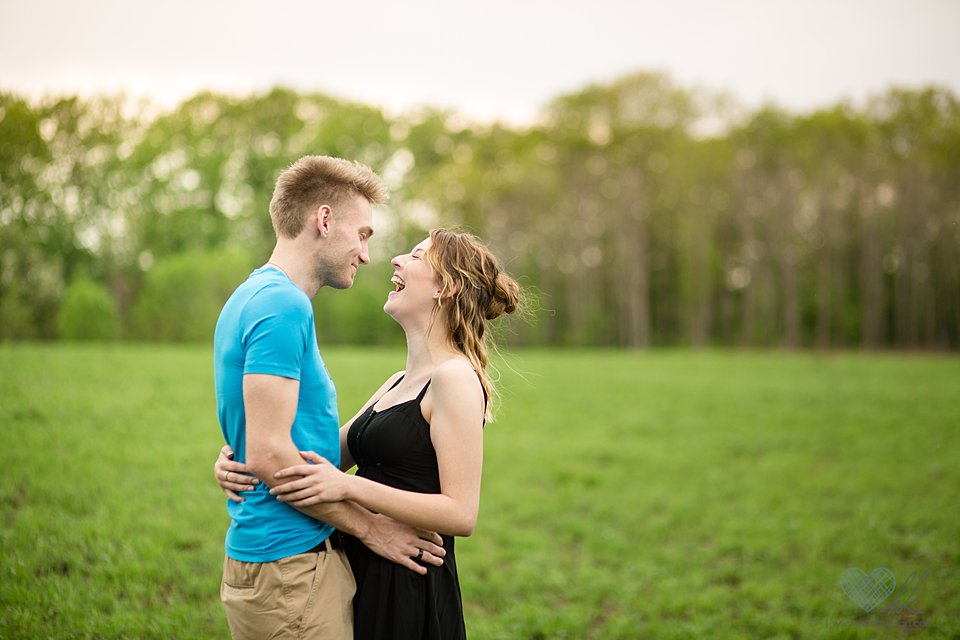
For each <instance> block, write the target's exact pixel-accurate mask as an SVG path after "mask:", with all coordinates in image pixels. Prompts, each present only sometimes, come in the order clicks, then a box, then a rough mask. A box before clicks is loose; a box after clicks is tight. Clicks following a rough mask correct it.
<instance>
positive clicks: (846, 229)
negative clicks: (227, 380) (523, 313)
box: [0, 73, 960, 349]
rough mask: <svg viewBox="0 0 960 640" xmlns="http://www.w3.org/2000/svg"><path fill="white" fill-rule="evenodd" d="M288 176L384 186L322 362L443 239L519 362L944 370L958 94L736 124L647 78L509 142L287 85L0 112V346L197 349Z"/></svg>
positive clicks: (377, 319) (375, 319)
mask: <svg viewBox="0 0 960 640" xmlns="http://www.w3.org/2000/svg"><path fill="white" fill-rule="evenodd" d="M306 154H327V155H335V156H342V157H346V158H351V159H356V160H359V161H361V162H364V163H366V164H368V165H370V166H371V167H373V168H374V169H375V170H376V171H377V172H378V173H380V174H381V175H382V176H383V177H384V178H385V180H386V181H387V183H388V184H389V186H390V187H391V189H392V199H391V202H390V204H389V205H388V206H387V207H384V208H383V210H382V211H380V212H378V213H377V217H376V226H377V231H378V233H377V238H376V241H375V242H374V245H375V246H374V247H373V252H374V257H375V259H376V262H375V264H373V265H371V266H370V267H367V268H365V269H363V270H361V273H360V276H359V277H358V280H357V284H356V285H355V287H354V290H353V292H351V293H350V294H349V295H342V294H339V293H337V292H328V291H322V292H321V293H320V295H318V296H317V299H316V301H315V304H316V307H317V319H318V333H319V335H320V338H321V341H323V342H326V343H361V344H369V343H373V344H384V343H396V342H399V341H401V340H402V334H401V333H400V331H399V329H398V328H396V327H395V326H394V325H393V323H392V321H391V320H390V318H389V317H387V316H386V315H385V314H383V313H382V311H381V306H382V303H383V301H384V300H385V296H386V292H387V291H388V290H389V289H390V288H391V285H390V283H389V282H388V278H389V275H390V272H391V270H390V267H389V264H388V261H389V258H390V257H391V256H392V255H394V253H396V252H399V251H400V250H401V249H403V248H404V247H406V246H409V245H411V244H412V243H413V242H415V241H416V240H418V239H419V238H420V237H422V236H423V234H424V232H425V231H426V230H427V229H429V228H431V227H433V226H438V225H456V226H460V227H465V228H467V229H469V230H472V231H474V232H476V233H478V234H479V235H481V236H482V237H483V238H484V239H486V240H487V241H488V242H489V244H490V245H491V246H492V248H493V249H494V251H495V252H496V253H497V254H498V255H499V256H500V257H501V259H502V260H503V262H504V263H505V265H506V267H507V269H508V270H510V271H511V272H512V273H513V274H514V275H516V276H518V277H519V278H520V279H521V282H522V283H523V284H524V285H525V286H526V288H527V291H528V294H529V298H530V302H531V304H530V308H531V310H532V311H533V313H532V314H529V316H528V318H527V319H526V320H516V319H513V320H510V321H509V324H508V325H507V326H505V327H503V328H501V333H502V334H503V337H504V339H505V340H506V341H508V342H510V343H513V344H518V345H551V346H552V345H581V346H624V347H646V346H650V345H694V346H703V345H741V346H778V347H787V348H795V347H819V348H849V347H864V348H911V349H913V348H923V349H957V348H960V103H958V100H957V97H956V96H955V95H953V94H952V93H951V92H949V91H946V90H943V89H938V88H927V89H921V90H909V91H908V90H901V89H890V90H888V91H887V92H886V93H883V94H881V95H877V96H875V97H874V98H872V99H871V100H869V101H867V102H865V103H864V104H862V105H858V106H853V105H850V104H837V105H835V106H833V107H831V108H828V109H823V110H820V111H817V112H814V113H800V114H797V113H790V112H786V111H783V110H780V109H778V108H776V107H772V106H769V107H764V108H762V109H759V110H754V111H748V110H746V109H744V108H742V107H740V106H738V105H737V104H735V103H734V102H733V101H732V100H730V99H729V98H728V97H725V96H723V95H719V94H713V93H710V92H708V91H705V90H702V89H688V88H683V87H679V86H676V85H675V84H674V83H673V82H672V81H671V80H670V78H669V77H668V76H664V75H659V74H648V73H638V74H634V75H630V76H627V77H624V78H621V79H620V80H617V81H615V82H613V83H610V84H605V85H594V86H589V87H586V88H584V89H582V90H581V91H579V92H576V93H572V94H569V95H564V96H560V97H558V98H556V99H555V100H554V101H552V102H551V103H550V104H549V105H547V106H546V107H545V108H544V112H543V118H542V120H541V121H540V123H539V124H536V125H533V126H529V127H519V126H508V125H504V124H500V123H497V124H478V123H472V122H469V121H466V120H465V119H464V118H463V117H462V116H461V115H459V114H457V113H452V112H445V111H441V110H434V109H430V108H424V109H422V110H419V111H416V112H409V113H403V114H394V115H387V114H386V113H384V112H383V111H382V110H380V109H378V108H375V107H372V106H369V105H364V104H358V103H355V102H347V101H343V100H339V99H335V98H332V97H330V96H326V95H321V94H315V93H299V92H295V91H292V90H288V89H282V88H277V89H274V90H272V91H270V92H269V93H266V94H256V95H248V96H233V95H218V94H212V93H201V94H198V95H196V96H194V97H192V98H190V99H188V100H186V101H184V102H182V103H181V104H179V105H178V106H176V107H175V108H173V109H172V110H160V109H158V108H157V107H156V106H155V105H152V104H150V103H147V102H136V101H132V100H129V99H126V98H124V97H122V96H114V97H95V98H82V99H81V98H78V97H48V98H44V99H26V98H24V97H22V96H18V95H15V94H10V93H2V94H0V340H52V339H69V340H80V339H98V340H104V339H127V340H173V341H206V340H210V339H211V337H212V332H213V327H214V323H215V320H216V317H217V314H218V313H219V310H220V307H221V306H222V304H223V302H224V301H225V299H226V297H227V296H228V295H229V294H230V292H231V291H232V290H233V288H234V287H235V286H236V285H237V284H238V283H239V282H240V281H241V280H242V279H243V278H245V276H246V274H247V273H249V271H250V270H251V269H253V268H255V267H256V266H259V265H260V264H262V263H263V262H264V261H265V260H266V258H267V256H268V255H269V252H270V249H271V247H272V245H273V239H274V238H273V231H272V229H271V226H270V220H269V216H268V214H267V205H268V203H269V201H270V196H271V194H272V190H273V184H274V181H275V179H276V177H277V175H278V174H279V172H280V171H281V170H283V169H284V168H285V167H286V166H288V165H289V164H290V163H291V162H293V161H294V160H296V159H297V158H298V157H300V156H302V155H306Z"/></svg>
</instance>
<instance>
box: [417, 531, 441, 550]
mask: <svg viewBox="0 0 960 640" xmlns="http://www.w3.org/2000/svg"><path fill="white" fill-rule="evenodd" d="M419 535H420V537H421V538H423V539H424V540H429V541H430V542H432V543H433V544H435V545H437V546H438V547H442V546H443V538H441V537H440V534H439V533H437V532H436V531H427V530H426V529H420V533H419Z"/></svg>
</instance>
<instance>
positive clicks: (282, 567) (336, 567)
mask: <svg viewBox="0 0 960 640" xmlns="http://www.w3.org/2000/svg"><path fill="white" fill-rule="evenodd" d="M325 546H327V550H326V551H321V552H320V553H317V552H313V553H301V554H298V555H295V556H290V557H288V558H282V559H280V560H277V561H275V562H241V561H239V560H234V559H233V558H231V557H229V556H227V557H225V558H224V561H223V582H222V583H221V584H220V599H221V600H222V601H223V606H224V608H225V609H226V611H227V622H228V623H229V624H230V633H231V635H232V636H233V638H234V640H266V639H268V638H269V639H271V640H273V639H276V640H287V639H293V638H296V639H297V640H301V639H307V638H324V639H326V638H343V639H344V640H351V639H352V638H353V594H354V592H355V591H356V589H357V584H356V582H354V579H353V572H352V571H351V570H350V563H349V562H348V561H347V557H346V555H345V554H344V553H343V551H342V550H340V549H335V550H334V549H330V548H329V542H328V543H327V544H326V545H325Z"/></svg>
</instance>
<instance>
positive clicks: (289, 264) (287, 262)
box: [267, 242, 321, 298]
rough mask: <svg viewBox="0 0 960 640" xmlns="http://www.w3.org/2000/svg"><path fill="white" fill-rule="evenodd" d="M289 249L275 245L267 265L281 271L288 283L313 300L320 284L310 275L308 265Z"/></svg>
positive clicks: (312, 274)
mask: <svg viewBox="0 0 960 640" xmlns="http://www.w3.org/2000/svg"><path fill="white" fill-rule="evenodd" d="M291 249H292V248H291V247H284V246H282V245H281V243H279V242H278V243H277V246H276V247H274V249H273V253H272V254H270V259H269V260H267V264H269V265H272V266H274V267H276V268H277V269H279V270H280V271H282V272H283V273H284V274H286V276H287V277H288V278H290V281H291V282H292V283H293V284H295V285H296V286H297V287H298V288H299V289H300V290H302V291H303V292H304V293H306V294H307V295H308V296H309V297H311V298H313V297H314V296H315V295H317V291H319V290H320V286H321V284H320V283H319V282H317V280H316V276H315V275H314V273H312V271H311V269H310V265H309V264H308V263H307V261H305V260H304V259H303V258H302V257H300V254H299V253H298V252H295V251H292V250H291Z"/></svg>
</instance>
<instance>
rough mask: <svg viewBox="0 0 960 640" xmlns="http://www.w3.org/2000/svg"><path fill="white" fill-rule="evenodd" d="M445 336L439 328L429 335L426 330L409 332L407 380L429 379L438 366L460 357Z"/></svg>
mask: <svg viewBox="0 0 960 640" xmlns="http://www.w3.org/2000/svg"><path fill="white" fill-rule="evenodd" d="M443 335H444V332H443V331H442V330H441V328H440V327H437V326H435V327H434V328H433V331H430V332H429V333H427V331H426V329H422V330H414V331H408V332H407V367H406V371H407V372H406V377H407V378H409V379H411V380H417V379H419V378H427V377H429V376H430V375H431V372H432V371H433V370H434V369H435V368H436V366H437V365H438V364H440V363H441V362H443V361H444V360H449V359H450V358H452V357H456V356H457V355H459V354H458V352H457V351H456V350H455V349H454V348H453V347H452V346H450V343H449V341H448V340H446V339H445V338H444V337H443Z"/></svg>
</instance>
